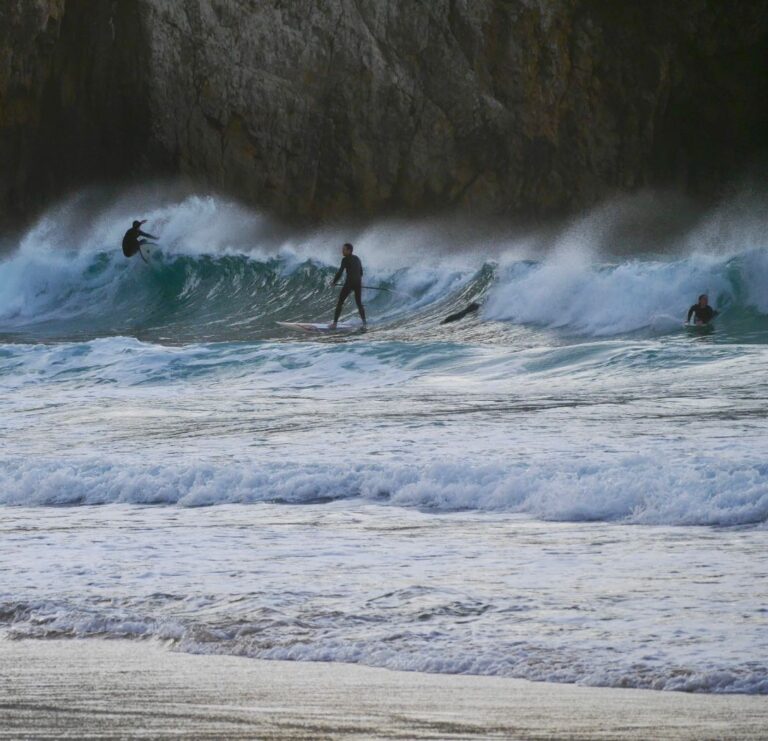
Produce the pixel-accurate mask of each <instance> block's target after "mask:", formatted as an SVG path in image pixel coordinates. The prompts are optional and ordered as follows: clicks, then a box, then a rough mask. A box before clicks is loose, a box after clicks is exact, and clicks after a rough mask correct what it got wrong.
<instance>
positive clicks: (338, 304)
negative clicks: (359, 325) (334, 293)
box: [331, 284, 352, 329]
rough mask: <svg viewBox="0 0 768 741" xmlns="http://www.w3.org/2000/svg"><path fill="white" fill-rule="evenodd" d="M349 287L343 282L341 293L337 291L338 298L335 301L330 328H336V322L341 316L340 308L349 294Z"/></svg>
mask: <svg viewBox="0 0 768 741" xmlns="http://www.w3.org/2000/svg"><path fill="white" fill-rule="evenodd" d="M351 290H352V289H351V287H350V286H348V285H346V284H344V285H343V286H342V287H341V293H339V300H338V301H337V302H336V311H335V312H334V313H333V324H331V329H336V322H338V321H339V317H340V316H341V310H342V309H343V308H344V302H345V301H346V300H347V296H349V292H350V291H351Z"/></svg>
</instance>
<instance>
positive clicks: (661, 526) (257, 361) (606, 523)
mask: <svg viewBox="0 0 768 741" xmlns="http://www.w3.org/2000/svg"><path fill="white" fill-rule="evenodd" d="M139 200H140V199H139ZM137 203H138V201H137V197H136V196H135V194H134V196H133V197H131V198H128V197H126V198H122V199H118V200H117V201H115V202H113V203H112V204H107V205H102V206H100V207H98V208H95V207H94V206H93V201H92V200H91V201H87V203H86V205H87V204H90V205H89V206H88V208H85V205H84V202H77V201H75V202H73V203H71V204H67V205H65V206H63V207H62V208H61V209H59V210H57V211H54V212H52V213H50V214H49V215H47V216H46V217H45V218H44V219H43V220H41V222H40V223H39V224H38V225H37V226H36V227H35V228H33V229H32V230H31V231H30V232H29V233H28V234H26V235H25V236H24V238H23V239H22V240H21V241H20V243H19V244H17V245H15V246H14V249H13V250H12V251H11V252H8V253H6V254H5V255H4V257H2V259H0V387H2V393H0V420H2V422H0V425H2V428H0V433H2V446H1V447H0V509H2V511H3V522H2V524H0V528H5V529H4V530H3V532H2V536H3V537H0V573H3V574H5V575H11V576H9V577H8V578H9V579H11V577H12V583H11V584H10V586H8V588H7V591H2V590H0V630H2V631H3V632H4V633H8V634H11V635H15V636H18V637H27V636H35V637H45V636H60V635H73V636H89V635H109V636H121V637H130V638H141V637H152V638H157V639H162V640H168V641H170V642H172V644H173V645H175V646H177V647H178V648H180V649H182V650H188V651H212V652H224V653H237V654H242V655H246V656H259V657H263V658H287V659H298V660H338V661H360V662H363V663H367V664H373V665H380V666H388V667H392V668H403V669H415V670H422V671H445V672H475V673H484V674H498V675H503V676H521V677H528V678H531V679H547V680H552V681H566V682H582V683H587V684H605V685H611V686H633V687H652V688H657V689H677V690H686V691H704V692H751V693H763V694H764V693H766V692H768V681H767V680H766V677H768V669H767V668H766V666H765V662H764V661H760V660H759V659H758V660H756V659H755V656H758V657H759V656H763V655H768V654H766V652H767V651H768V643H766V638H765V636H766V630H765V625H766V624H765V610H764V609H763V607H762V606H763V605H764V604H765V603H766V602H767V601H768V593H766V592H765V587H764V583H765V579H764V578H763V577H764V574H763V573H762V572H763V571H764V567H763V566H762V561H761V560H760V559H761V558H762V556H763V554H764V553H765V549H766V547H767V546H768V543H766V538H767V537H768V464H767V463H766V462H767V461H768V425H766V416H765V400H766V398H768V376H767V375H766V372H765V369H766V367H768V258H766V251H765V244H764V234H765V233H768V232H767V231H766V230H765V228H764V227H765V226H766V224H765V223H764V221H765V215H764V214H765V213H768V210H765V209H763V210H758V211H754V210H750V209H749V208H745V207H743V206H738V207H737V206H734V205H730V206H727V207H723V209H721V210H720V211H718V212H715V213H713V214H710V215H708V216H702V217H700V218H696V219H692V218H688V219H687V221H686V224H685V227H684V228H678V229H671V230H670V229H668V230H667V233H666V236H659V237H655V236H654V237H653V238H651V237H649V232H648V230H647V229H646V227H645V226H643V228H640V229H639V231H638V228H637V226H636V222H637V219H638V213H639V211H643V209H642V208H639V207H638V206H637V204H635V205H632V204H630V206H631V207H630V206H626V205H623V206H622V205H621V204H618V205H616V204H614V205H609V206H606V207H605V208H603V209H598V210H597V211H596V212H594V213H592V214H589V215H587V216H585V217H584V218H583V219H581V220H579V221H578V222H576V223H574V224H570V225H565V226H564V227H563V228H562V229H561V230H559V231H558V230H552V231H550V232H548V233H546V234H534V235H532V236H531V235H522V236H520V235H512V236H510V235H509V234H505V233H504V232H503V231H500V230H498V229H497V230H496V231H495V232H491V231H486V232H481V231H478V230H474V231H473V230H471V229H469V228H468V227H466V226H462V225H461V224H458V223H447V224H440V223H437V222H433V223H428V222H423V223H420V224H414V223H398V222H391V223H386V224H378V225H374V226H371V227H367V228H364V229H362V228H361V229H357V230H349V231H346V232H344V231H342V230H340V229H337V228H330V227H329V228H327V229H324V230H320V231H307V232H303V233H297V232H292V233H289V232H287V231H286V230H284V229H282V228H280V227H278V226H276V225H274V224H272V223H270V222H269V221H268V220H266V219H264V218H262V217H261V216H259V215H258V214H254V213H251V212H248V211H247V210H244V209H243V208H241V207H237V206H234V205H232V204H228V203H225V202H222V201H221V200H218V199H215V198H201V197H190V198H186V199H184V200H175V201H174V200H169V201H166V202H161V203H160V204H159V205H158V206H157V208H156V209H155V210H154V211H149V212H147V211H146V210H145V208H144V209H142V210H140V209H139V207H138V205H137ZM654 204H655V202H653V201H652V202H651V205H654ZM641 205H642V204H641ZM654 208H655V205H654ZM638 209H639V210H638ZM654 213H655V211H654ZM139 214H142V216H144V217H146V218H148V219H149V223H148V225H147V228H148V229H149V230H150V231H152V233H157V234H158V235H159V236H160V237H161V240H160V244H159V246H158V247H156V248H155V247H152V248H150V250H151V254H150V264H149V265H145V264H144V263H143V262H141V261H140V260H138V259H136V258H134V259H133V260H126V259H125V258H123V256H122V252H121V250H120V247H119V244H120V239H121V237H122V232H123V229H124V228H125V227H126V226H127V224H129V223H130V221H131V220H132V218H135V216H136V215H139ZM641 221H642V220H641ZM647 223H648V222H646V221H643V222H642V224H647ZM638 233H639V234H640V236H638ZM347 240H350V241H352V242H353V243H354V244H355V247H356V252H357V253H358V254H359V255H360V256H361V258H362V260H363V263H364V265H365V268H366V273H365V282H366V284H368V285H370V286H372V287H374V288H380V289H384V290H370V289H369V290H367V292H366V294H365V301H366V305H367V311H368V316H369V319H370V320H371V327H370V328H369V330H368V331H366V332H362V331H358V332H353V333H350V334H346V335H327V336H326V335H323V336H314V335H304V334H297V333H295V332H293V331H291V330H289V329H286V328H284V327H282V326H280V325H278V324H277V322H278V321H296V320H303V321H324V320H325V321H327V320H328V319H329V318H330V315H331V312H332V310H333V307H334V303H335V297H336V293H335V291H334V290H332V289H331V288H330V286H329V283H330V280H331V278H332V277H333V274H334V271H335V269H336V266H337V264H338V259H339V255H338V254H337V253H338V250H339V246H340V244H341V243H342V242H344V241H347ZM617 245H618V247H617ZM703 291H706V292H708V293H709V295H710V298H711V302H712V303H713V304H714V305H715V306H716V308H718V310H720V312H721V314H720V316H719V317H718V318H717V320H716V321H715V323H714V326H713V327H710V328H708V329H705V330H704V331H701V330H696V329H684V328H683V327H682V326H681V323H682V320H683V318H684V315H685V312H686V311H687V309H688V307H689V306H690V304H691V303H693V301H694V300H695V299H696V297H697V295H698V294H699V293H701V292H703ZM470 302H477V303H478V304H480V309H479V311H476V312H473V313H470V314H468V315H467V316H465V317H464V318H462V319H460V320H459V321H456V322H453V323H448V324H443V323H442V321H443V319H444V318H445V317H446V316H447V315H449V314H452V313H454V312H457V311H460V310H461V309H463V308H464V307H466V306H467V305H468V304H469V303H470ZM354 314H355V309H354V305H353V304H352V302H350V305H349V306H348V307H347V314H346V315H347V317H348V318H351V319H353V320H354ZM97 505H98V506H97ZM6 534H8V535H9V537H5V536H6ZM41 543H45V548H42V547H41ZM763 560H764V559H763ZM761 569H762V570H761ZM4 589H5V588H4ZM723 595H727V599H724V598H723Z"/></svg>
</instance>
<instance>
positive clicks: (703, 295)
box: [699, 293, 709, 301]
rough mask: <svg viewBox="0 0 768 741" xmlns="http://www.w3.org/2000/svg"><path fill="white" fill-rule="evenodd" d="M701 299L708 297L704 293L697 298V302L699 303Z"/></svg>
mask: <svg viewBox="0 0 768 741" xmlns="http://www.w3.org/2000/svg"><path fill="white" fill-rule="evenodd" d="M703 298H709V296H707V294H706V293H702V294H701V296H699V301H701V299H703Z"/></svg>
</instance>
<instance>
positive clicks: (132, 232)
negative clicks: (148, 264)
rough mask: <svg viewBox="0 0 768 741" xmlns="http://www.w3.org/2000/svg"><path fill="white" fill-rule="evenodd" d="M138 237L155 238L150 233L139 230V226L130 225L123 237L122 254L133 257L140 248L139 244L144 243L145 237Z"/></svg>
mask: <svg viewBox="0 0 768 741" xmlns="http://www.w3.org/2000/svg"><path fill="white" fill-rule="evenodd" d="M139 237H149V238H150V239H157V237H153V236H152V235H151V234H147V233H146V232H143V231H141V229H139V227H137V226H132V227H131V228H130V229H129V230H128V231H127V232H126V233H125V236H124V237H123V254H124V255H125V256H126V257H133V256H134V255H135V254H136V253H137V252H138V251H139V249H140V248H141V245H143V244H146V241H147V240H146V239H139Z"/></svg>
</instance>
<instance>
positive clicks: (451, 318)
mask: <svg viewBox="0 0 768 741" xmlns="http://www.w3.org/2000/svg"><path fill="white" fill-rule="evenodd" d="M479 308H480V304H478V303H477V301H473V302H472V303H471V304H468V305H467V307H466V308H465V309H462V310H461V311H457V312H456V313H455V314H449V315H448V316H447V317H445V319H443V321H442V322H440V324H450V323H451V322H458V321H459V319H463V318H464V317H465V316H466V315H467V314H474V313H475V312H476V311H477V310H478V309H479Z"/></svg>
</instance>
